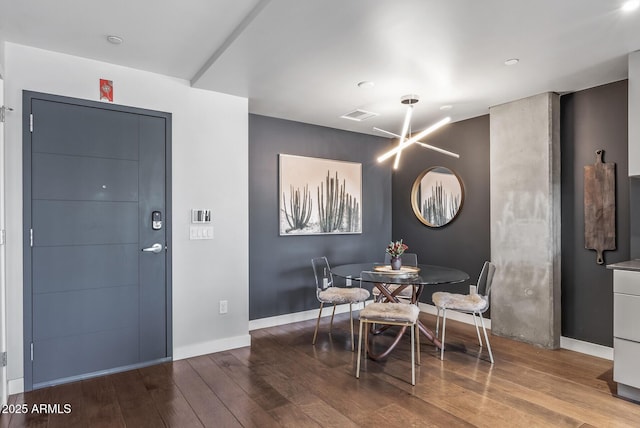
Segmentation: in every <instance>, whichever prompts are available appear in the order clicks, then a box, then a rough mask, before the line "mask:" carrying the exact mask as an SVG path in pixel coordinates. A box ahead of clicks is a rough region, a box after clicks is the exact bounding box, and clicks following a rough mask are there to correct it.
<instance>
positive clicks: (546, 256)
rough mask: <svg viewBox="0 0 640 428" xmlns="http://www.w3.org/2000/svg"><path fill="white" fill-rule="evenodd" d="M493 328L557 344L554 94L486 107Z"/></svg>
mask: <svg viewBox="0 0 640 428" xmlns="http://www.w3.org/2000/svg"><path fill="white" fill-rule="evenodd" d="M489 117H490V139H491V143H490V147H491V154H490V158H491V173H490V178H491V259H492V261H493V262H494V263H495V264H496V266H497V269H496V274H495V277H494V282H493V287H492V291H491V293H492V299H491V328H492V331H493V334H496V335H499V336H504V337H509V338H512V339H516V340H520V341H523V342H527V343H532V344H535V345H539V346H542V347H545V348H558V347H559V346H560V334H561V331H560V97H559V96H558V94H554V93H545V94H541V95H536V96H533V97H530V98H526V99H523V100H519V101H514V102H511V103H507V104H503V105H499V106H495V107H491V108H490V109H489Z"/></svg>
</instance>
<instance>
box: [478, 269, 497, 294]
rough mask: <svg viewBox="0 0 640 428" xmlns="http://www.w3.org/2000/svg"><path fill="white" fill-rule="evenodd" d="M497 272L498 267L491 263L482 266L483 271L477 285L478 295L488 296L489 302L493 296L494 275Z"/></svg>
mask: <svg viewBox="0 0 640 428" xmlns="http://www.w3.org/2000/svg"><path fill="white" fill-rule="evenodd" d="M495 272H496V265H494V264H493V263H491V262H484V265H482V270H481V271H480V276H479V277H478V283H477V284H476V285H477V287H478V290H477V292H478V294H480V295H482V296H486V297H487V300H489V297H490V295H491V283H492V282H493V275H494V274H495Z"/></svg>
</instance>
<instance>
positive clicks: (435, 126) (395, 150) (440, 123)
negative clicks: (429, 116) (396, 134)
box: [378, 117, 460, 162]
mask: <svg viewBox="0 0 640 428" xmlns="http://www.w3.org/2000/svg"><path fill="white" fill-rule="evenodd" d="M449 122H451V118H450V117H445V118H444V119H442V120H440V121H438V122H436V123H434V124H433V125H431V126H430V127H428V128H427V129H425V130H423V131H421V132H419V133H417V134H416V135H414V136H413V137H411V138H409V139H408V140H406V141H404V142H402V143H401V144H398V146H397V147H395V148H393V149H391V150H389V151H388V152H387V153H385V154H383V155H381V156H380V157H378V162H384V161H385V160H387V159H389V158H390V157H391V156H393V155H395V154H396V153H399V152H401V151H402V150H404V149H406V148H407V147H409V146H410V145H411V144H413V143H416V142H418V141H419V140H421V139H422V138H424V137H426V136H427V135H429V134H431V133H432V132H434V131H436V130H437V129H439V128H441V127H442V126H444V125H446V124H447V123H449ZM385 132H386V131H385ZM387 133H388V134H390V133H389V132H387ZM422 144H424V143H422ZM427 146H429V145H425V146H424V147H427ZM427 148H429V149H432V150H436V149H437V150H436V151H439V152H441V153H444V154H448V155H449V156H453V157H460V156H459V155H457V154H455V153H452V152H447V151H446V150H443V149H439V148H437V147H434V146H429V147H427ZM445 152H446V153H445Z"/></svg>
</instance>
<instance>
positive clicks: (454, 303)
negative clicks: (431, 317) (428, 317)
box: [431, 261, 496, 364]
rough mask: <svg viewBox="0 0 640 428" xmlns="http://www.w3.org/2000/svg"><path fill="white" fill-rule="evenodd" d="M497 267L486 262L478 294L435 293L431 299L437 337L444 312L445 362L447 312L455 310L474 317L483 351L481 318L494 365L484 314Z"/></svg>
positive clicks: (442, 354)
mask: <svg viewBox="0 0 640 428" xmlns="http://www.w3.org/2000/svg"><path fill="white" fill-rule="evenodd" d="M495 271H496V267H495V265H494V264H493V263H491V262H488V261H487V262H484V265H483V266H482V271H480V276H479V277H478V282H477V284H476V292H475V293H470V294H453V293H447V292H443V291H438V292H436V293H433V295H432V296H431V299H432V300H433V304H434V305H435V306H436V309H437V313H436V336H438V328H439V323H440V311H441V310H442V347H441V348H440V359H441V360H444V339H445V333H446V331H445V329H446V323H447V310H453V311H456V312H462V313H467V314H471V315H473V323H474V324H475V326H476V334H477V335H478V342H479V343H480V349H482V339H481V337H480V330H479V329H478V321H477V320H476V316H480V322H481V324H482V331H483V332H484V340H485V342H486V343H487V349H488V351H489V358H490V359H491V364H493V353H492V352H491V344H490V343H489V336H488V335H487V329H486V328H485V325H484V318H483V317H482V314H483V313H485V312H486V311H487V310H488V309H489V304H490V302H491V283H492V282H493V275H494V274H495Z"/></svg>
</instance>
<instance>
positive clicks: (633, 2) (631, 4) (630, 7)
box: [621, 0, 640, 12]
mask: <svg viewBox="0 0 640 428" xmlns="http://www.w3.org/2000/svg"><path fill="white" fill-rule="evenodd" d="M638 6H640V0H629V1H627V2H625V3H624V4H623V5H622V8H621V9H622V10H623V11H625V12H632V11H634V10H636V9H637V8H638Z"/></svg>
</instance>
